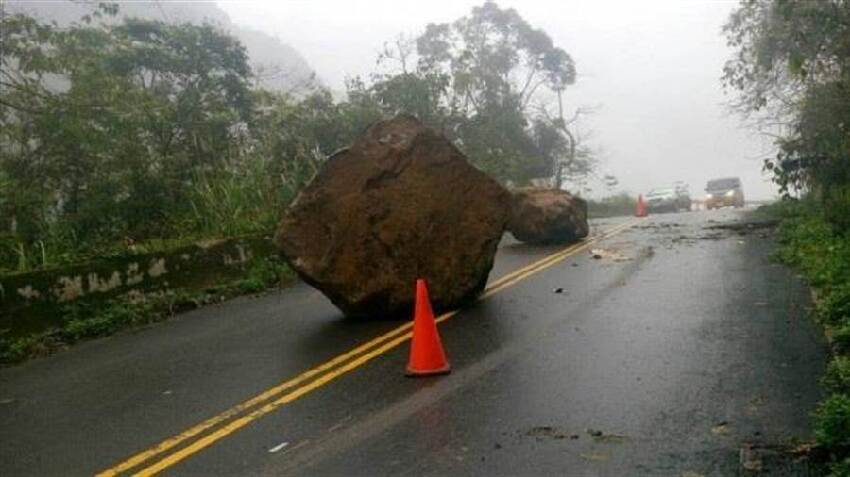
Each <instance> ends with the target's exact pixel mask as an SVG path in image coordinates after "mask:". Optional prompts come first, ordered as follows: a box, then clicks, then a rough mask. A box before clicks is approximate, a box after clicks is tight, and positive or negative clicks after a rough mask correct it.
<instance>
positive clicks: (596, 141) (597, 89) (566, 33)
mask: <svg viewBox="0 0 850 477" xmlns="http://www.w3.org/2000/svg"><path fill="white" fill-rule="evenodd" d="M482 3H483V0H478V1H470V0H431V1H427V2H426V1H421V0H416V1H411V0H391V1H384V0H367V1H359V2H357V1H350V0H314V1H307V0H303V1H294V0H283V1H274V0H269V1H259V0H255V1H238V2H237V1H233V2H228V1H219V2H218V4H219V5H220V6H221V8H223V9H224V10H225V11H227V13H228V14H229V15H230V16H231V18H232V20H233V21H234V22H235V23H237V24H243V25H248V26H251V27H254V28H257V29H260V30H263V31H266V32H268V33H270V34H273V35H276V36H278V37H280V38H281V39H282V40H283V41H284V42H286V43H289V44H290V45H292V46H293V47H294V48H295V49H296V50H298V51H299V52H300V53H301V54H302V55H304V57H305V58H306V59H307V61H308V62H309V63H310V65H311V66H312V67H313V68H315V69H316V72H317V74H318V75H319V77H320V78H321V79H322V81H323V82H324V83H325V84H327V85H328V86H330V87H331V88H332V89H335V90H339V91H341V90H343V89H344V80H345V78H346V77H347V76H355V75H361V76H364V77H367V76H368V75H369V73H371V72H373V71H374V70H375V60H376V56H377V52H378V51H379V50H380V49H381V47H382V45H383V44H384V42H386V41H389V40H392V39H393V38H395V37H396V36H397V35H398V34H400V33H404V34H418V33H420V32H421V31H422V30H423V29H424V27H425V25H426V24H427V23H429V22H448V21H452V20H454V19H456V18H458V17H460V16H462V15H465V14H467V13H468V12H469V11H470V10H471V8H472V7H473V6H475V5H480V4H482ZM497 3H498V4H499V6H500V7H502V8H505V7H512V8H515V9H516V10H517V11H518V12H519V13H520V15H522V16H523V18H525V19H526V20H527V21H528V22H529V23H531V24H532V25H533V26H535V27H537V28H542V29H544V30H545V31H546V32H547V33H549V35H550V36H551V37H552V39H553V40H554V41H555V44H556V45H558V46H560V47H561V48H563V49H565V50H566V51H567V52H568V53H569V54H570V55H572V57H573V59H574V60H575V61H576V67H577V70H578V80H577V82H576V84H575V85H574V86H573V87H572V88H571V89H570V90H569V92H568V94H567V96H566V99H567V101H568V103H569V104H571V105H572V107H576V106H594V107H597V109H596V111H595V113H594V114H593V115H591V116H589V117H587V118H586V119H584V120H583V122H582V124H581V129H582V130H584V131H587V132H589V133H590V137H589V139H588V144H589V145H591V146H592V147H593V148H594V149H595V150H596V151H597V152H598V155H599V157H600V159H601V161H602V164H601V167H600V170H599V173H600V175H601V174H604V173H610V174H613V175H615V176H616V177H617V178H618V179H619V180H620V186H619V187H618V189H624V190H628V191H629V192H631V193H635V194H636V193H638V192H644V193H645V192H646V191H647V190H648V189H650V188H652V187H656V186H666V185H669V184H670V183H671V182H673V181H677V180H682V181H685V182H686V183H688V184H690V187H691V192H692V195H694V196H695V197H702V195H703V192H702V191H703V188H704V187H705V183H706V181H707V180H708V179H710V178H713V177H719V176H729V175H732V176H735V175H737V176H740V177H741V179H742V181H743V183H744V191H745V193H746V194H747V196H748V198H749V199H766V198H771V197H773V196H774V194H775V187H774V186H773V185H771V184H770V183H769V181H768V179H767V177H766V176H764V175H763V174H762V172H761V160H762V158H764V157H765V156H766V155H768V154H770V151H771V149H770V142H769V141H768V140H766V139H763V138H760V137H758V136H755V135H753V134H752V133H751V132H750V131H748V130H746V129H745V128H744V127H742V125H741V124H740V119H739V118H738V117H737V116H734V115H729V114H727V112H726V109H725V107H724V105H723V103H724V102H726V101H728V100H729V99H731V97H730V96H726V95H724V93H723V88H722V85H721V82H720V76H721V74H722V67H723V63H724V62H725V60H726V59H727V58H728V57H729V55H730V50H729V49H728V48H727V47H726V42H725V38H724V37H723V36H722V35H721V34H720V28H721V26H722V25H723V23H724V22H725V20H726V18H727V16H728V15H729V13H730V12H731V11H732V10H733V9H734V8H735V6H736V2H733V1H714V2H698V1H687V0H682V1H648V0H645V1H640V2H634V1H600V0H590V1H575V0H562V1H543V0H514V1H511V0H502V1H499V2H497ZM593 188H594V192H593V193H592V194H589V195H591V196H599V195H601V194H603V193H605V192H607V191H605V190H604V189H603V188H602V187H601V186H600V185H594V186H593Z"/></svg>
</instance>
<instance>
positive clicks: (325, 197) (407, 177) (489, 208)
mask: <svg viewBox="0 0 850 477" xmlns="http://www.w3.org/2000/svg"><path fill="white" fill-rule="evenodd" d="M509 210H510V195H509V193H508V192H507V191H506V190H505V189H503V188H502V187H501V186H500V185H499V184H498V183H497V182H495V181H494V180H492V179H491V178H489V177H488V176H487V175H485V174H484V173H482V172H481V171H479V170H477V169H476V168H474V167H473V166H472V165H470V164H469V163H468V162H467V161H466V159H465V158H464V156H463V154H462V153H461V152H460V151H459V150H458V149H457V148H455V147H454V146H453V145H452V144H451V143H450V142H449V141H448V140H447V139H446V138H444V137H443V136H442V135H440V134H439V133H437V132H436V131H434V130H432V129H429V128H426V127H424V126H423V125H422V124H421V123H420V122H419V121H418V120H417V119H415V118H413V117H411V116H399V117H396V118H394V119H392V120H389V121H382V122H378V123H376V124H374V125H373V126H372V127H370V128H369V129H368V130H367V131H366V133H365V134H364V135H363V136H362V137H360V138H359V139H358V140H357V141H355V142H354V144H353V145H352V146H351V147H350V148H348V149H346V150H343V151H340V152H338V153H336V154H335V155H334V156H332V157H331V158H330V159H328V161H327V162H326V163H325V165H324V167H323V168H322V169H321V170H320V171H319V173H318V175H317V176H316V177H315V178H314V179H313V181H312V182H311V183H310V184H309V185H308V186H307V187H305V188H304V190H303V191H302V192H301V194H300V195H299V196H298V198H297V199H296V200H295V202H293V204H292V206H291V207H290V208H289V209H288V210H287V211H286V213H285V214H284V217H283V219H282V220H281V222H280V225H279V227H278V232H277V236H276V241H277V244H278V246H279V248H280V250H281V252H282V254H283V255H284V257H286V259H287V261H288V262H289V263H290V265H291V266H292V268H293V269H294V270H295V271H296V272H297V273H298V275H299V276H300V277H301V278H302V279H303V280H304V281H305V282H307V283H309V284H310V285H312V286H314V287H316V288H317V289H319V290H321V291H322V292H323V293H324V294H325V295H326V296H327V297H328V298H329V299H330V300H331V301H332V302H333V303H334V304H335V305H336V306H337V307H339V308H340V309H341V310H342V311H343V312H344V313H345V314H347V315H351V316H369V317H374V318H382V317H397V316H405V315H406V314H408V313H409V312H410V310H411V308H412V303H413V298H414V296H413V295H414V285H415V282H416V279H417V278H419V277H422V278H425V279H426V280H427V281H428V287H429V291H430V295H431V299H432V302H433V305H434V306H435V308H438V309H448V308H454V307H457V306H458V305H460V304H462V303H464V302H465V301H468V300H471V299H472V298H474V297H475V296H476V295H478V294H479V293H480V292H481V290H483V289H484V285H485V284H486V282H487V275H488V274H489V272H490V269H491V268H492V266H493V257H494V255H495V253H496V246H497V244H498V242H499V240H500V238H501V236H502V233H503V231H504V229H505V225H506V223H507V220H508V215H509V212H508V211H509Z"/></svg>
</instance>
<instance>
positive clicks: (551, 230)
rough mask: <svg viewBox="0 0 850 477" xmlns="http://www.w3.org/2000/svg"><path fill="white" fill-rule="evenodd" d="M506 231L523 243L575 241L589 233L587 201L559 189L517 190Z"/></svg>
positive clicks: (512, 201)
mask: <svg viewBox="0 0 850 477" xmlns="http://www.w3.org/2000/svg"><path fill="white" fill-rule="evenodd" d="M508 230H509V231H510V232H511V233H512V234H513V236H514V237H516V238H517V240H520V241H522V242H526V243H534V244H548V243H566V242H574V241H576V240H578V239H582V238H585V237H587V234H588V233H589V232H590V226H589V225H588V223H587V202H585V200H584V199H581V198H579V197H575V196H573V195H572V194H570V193H569V192H567V191H565V190H560V189H544V188H532V187H529V188H523V189H517V190H515V191H514V192H513V198H512V200H511V217H510V220H509V221H508Z"/></svg>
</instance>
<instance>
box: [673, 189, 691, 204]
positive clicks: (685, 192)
mask: <svg viewBox="0 0 850 477" xmlns="http://www.w3.org/2000/svg"><path fill="white" fill-rule="evenodd" d="M673 188H674V189H676V205H677V206H678V208H679V210H691V192H690V190H689V188H688V185H687V184H685V183H683V182H677V183H675V184H673Z"/></svg>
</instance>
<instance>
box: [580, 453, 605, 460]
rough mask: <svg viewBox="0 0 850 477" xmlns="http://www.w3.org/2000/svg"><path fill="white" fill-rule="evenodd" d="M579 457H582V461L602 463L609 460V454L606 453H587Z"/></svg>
mask: <svg viewBox="0 0 850 477" xmlns="http://www.w3.org/2000/svg"><path fill="white" fill-rule="evenodd" d="M579 456H581V458H582V459H585V460H593V461H602V460H608V459H609V456H608V454H606V453H604V452H587V453H584V454H579Z"/></svg>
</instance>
